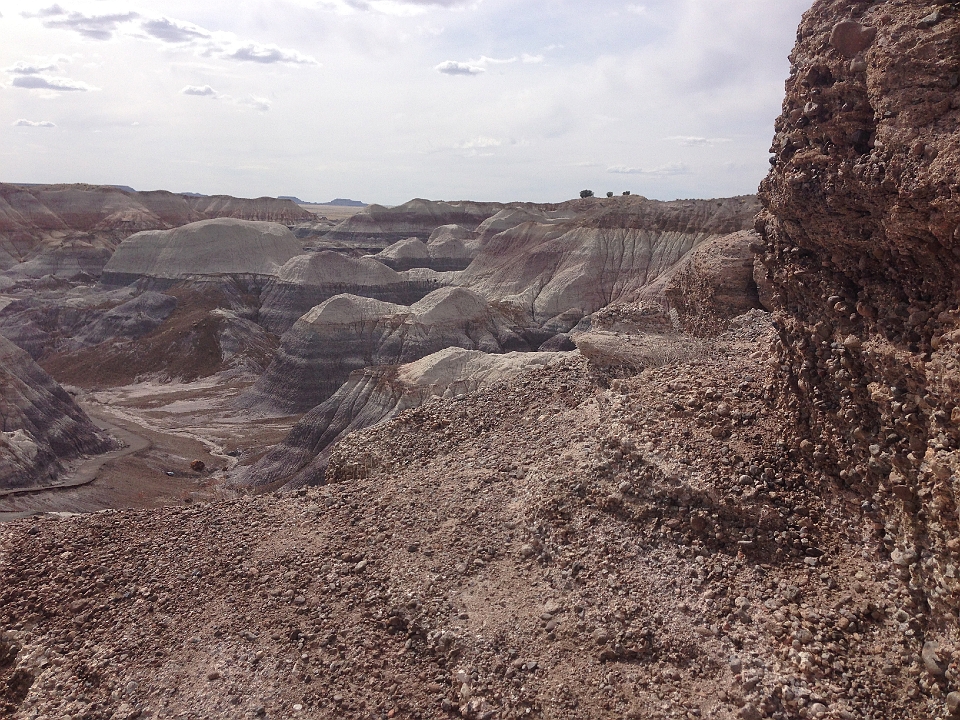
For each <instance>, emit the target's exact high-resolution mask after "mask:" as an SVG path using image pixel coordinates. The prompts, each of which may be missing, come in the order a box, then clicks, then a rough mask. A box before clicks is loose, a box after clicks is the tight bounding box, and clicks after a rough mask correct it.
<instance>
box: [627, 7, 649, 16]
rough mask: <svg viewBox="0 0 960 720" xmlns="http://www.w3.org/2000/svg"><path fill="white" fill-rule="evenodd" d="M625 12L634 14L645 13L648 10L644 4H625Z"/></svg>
mask: <svg viewBox="0 0 960 720" xmlns="http://www.w3.org/2000/svg"><path fill="white" fill-rule="evenodd" d="M627 12H628V13H633V14H634V15H646V14H647V13H648V12H649V11H648V9H647V6H646V5H627Z"/></svg>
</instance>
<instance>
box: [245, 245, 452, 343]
mask: <svg viewBox="0 0 960 720" xmlns="http://www.w3.org/2000/svg"><path fill="white" fill-rule="evenodd" d="M377 260H379V258H377ZM377 260H375V259H372V258H369V257H364V258H355V257H351V256H349V255H344V254H342V253H338V252H331V251H321V252H316V253H308V254H305V255H298V256H296V257H294V258H291V259H290V260H289V261H288V262H287V263H285V264H284V265H283V267H281V268H280V269H279V270H278V271H277V275H276V277H275V278H271V279H270V280H269V281H268V282H267V284H266V286H265V287H264V291H263V303H262V307H261V310H260V321H261V323H262V324H263V325H264V327H266V328H268V329H269V330H270V331H271V332H274V333H277V334H282V333H284V332H286V331H287V330H289V329H290V327H291V326H292V325H293V323H294V322H296V320H297V318H299V317H300V316H301V315H303V314H304V313H306V312H307V311H308V310H310V308H312V307H315V306H317V305H319V304H320V303H322V302H323V301H324V300H328V299H330V298H332V297H333V296H334V295H342V294H349V295H359V296H361V297H369V298H374V299H375V300H382V301H384V302H387V303H397V304H401V305H411V304H413V303H415V302H416V301H417V300H420V299H421V298H422V297H423V296H425V295H426V294H427V293H429V292H431V291H433V290H436V289H437V288H438V287H439V283H438V281H437V280H435V279H434V278H411V277H407V276H405V275H401V274H399V273H397V272H395V271H394V270H392V269H391V268H389V267H387V266H386V265H384V264H383V263H381V262H378V261H377Z"/></svg>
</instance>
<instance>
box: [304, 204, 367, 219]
mask: <svg viewBox="0 0 960 720" xmlns="http://www.w3.org/2000/svg"><path fill="white" fill-rule="evenodd" d="M300 207H302V208H303V209H304V210H307V211H308V212H312V213H316V214H317V215H322V216H323V217H325V218H327V220H337V221H339V220H346V219H347V218H348V217H353V216H354V215H356V214H357V213H358V212H360V211H361V210H363V208H362V207H346V206H341V205H314V204H312V203H301V204H300Z"/></svg>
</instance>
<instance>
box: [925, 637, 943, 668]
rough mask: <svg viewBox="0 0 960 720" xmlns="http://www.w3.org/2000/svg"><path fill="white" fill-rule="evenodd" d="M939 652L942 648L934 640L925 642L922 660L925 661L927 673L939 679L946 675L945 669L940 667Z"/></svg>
mask: <svg viewBox="0 0 960 720" xmlns="http://www.w3.org/2000/svg"><path fill="white" fill-rule="evenodd" d="M939 651H940V646H939V645H938V644H937V643H936V642H935V641H933V640H928V641H927V642H925V643H924V644H923V649H922V650H921V651H920V659H921V660H923V666H924V667H925V668H926V669H927V672H928V673H930V674H931V675H936V676H938V677H939V676H941V675H943V674H944V671H943V667H941V665H940V656H939V655H938V653H939Z"/></svg>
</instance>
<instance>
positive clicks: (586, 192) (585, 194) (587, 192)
mask: <svg viewBox="0 0 960 720" xmlns="http://www.w3.org/2000/svg"><path fill="white" fill-rule="evenodd" d="M580 197H582V198H588V197H593V190H581V191H580Z"/></svg>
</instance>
